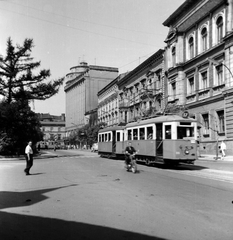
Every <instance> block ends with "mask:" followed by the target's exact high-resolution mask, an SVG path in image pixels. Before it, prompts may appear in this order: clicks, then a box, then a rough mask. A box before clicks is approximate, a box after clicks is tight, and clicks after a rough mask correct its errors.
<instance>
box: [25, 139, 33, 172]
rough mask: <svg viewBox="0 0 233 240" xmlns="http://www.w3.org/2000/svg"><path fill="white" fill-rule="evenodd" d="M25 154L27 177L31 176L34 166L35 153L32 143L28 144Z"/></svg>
mask: <svg viewBox="0 0 233 240" xmlns="http://www.w3.org/2000/svg"><path fill="white" fill-rule="evenodd" d="M25 154H26V168H25V169H24V172H25V173H26V175H30V173H29V171H30V169H31V167H32V165H33V151H32V142H31V141H30V142H28V145H27V146H26V148H25Z"/></svg>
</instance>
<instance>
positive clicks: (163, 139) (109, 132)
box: [98, 115, 197, 165]
mask: <svg viewBox="0 0 233 240" xmlns="http://www.w3.org/2000/svg"><path fill="white" fill-rule="evenodd" d="M129 141H130V142H131V144H132V146H133V147H134V148H135V149H136V151H137V155H136V160H137V161H138V162H140V161H141V162H144V163H145V164H148V165H149V164H152V163H156V162H162V163H165V164H179V163H187V164H193V163H194V161H195V160H196V159H197V122H196V120H195V119H192V118H184V117H181V116H178V115H166V116H159V117H155V118H150V119H146V120H141V121H138V122H132V123H128V124H126V125H125V126H115V127H107V128H105V129H101V130H100V131H99V133H98V146H99V149H98V153H99V155H100V156H103V157H109V158H110V157H116V158H122V157H124V151H125V148H126V146H127V144H128V142H129Z"/></svg>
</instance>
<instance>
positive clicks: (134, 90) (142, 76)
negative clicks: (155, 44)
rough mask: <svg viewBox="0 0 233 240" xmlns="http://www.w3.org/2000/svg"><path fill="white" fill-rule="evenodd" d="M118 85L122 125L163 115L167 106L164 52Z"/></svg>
mask: <svg viewBox="0 0 233 240" xmlns="http://www.w3.org/2000/svg"><path fill="white" fill-rule="evenodd" d="M117 85H118V88H119V96H118V97H119V122H120V123H127V122H132V121H137V120H140V119H141V118H146V117H151V116H154V115H157V114H161V113H162V112H163V111H164V108H165V105H166V99H165V97H164V50H161V49H160V50H158V51H157V52H156V53H154V54H153V55H152V56H151V57H149V58H148V59H146V60H145V61H144V62H143V63H141V64H140V65H139V66H137V67H136V68H135V69H133V70H132V71H131V72H129V73H128V74H127V75H126V76H125V77H123V78H122V79H121V80H120V81H118V83H117Z"/></svg>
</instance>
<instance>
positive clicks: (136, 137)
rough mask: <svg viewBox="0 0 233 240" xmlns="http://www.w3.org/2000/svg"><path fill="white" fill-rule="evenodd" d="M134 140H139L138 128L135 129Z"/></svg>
mask: <svg viewBox="0 0 233 240" xmlns="http://www.w3.org/2000/svg"><path fill="white" fill-rule="evenodd" d="M133 140H138V129H134V130H133Z"/></svg>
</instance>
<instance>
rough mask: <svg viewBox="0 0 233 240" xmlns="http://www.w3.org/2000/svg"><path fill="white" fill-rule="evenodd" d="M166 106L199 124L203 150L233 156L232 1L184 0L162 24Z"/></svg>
mask: <svg viewBox="0 0 233 240" xmlns="http://www.w3.org/2000/svg"><path fill="white" fill-rule="evenodd" d="M163 25H164V26H166V27H168V28H169V31H168V35H167V38H166V39H165V43H166V47H165V75H166V79H165V80H166V84H165V86H166V89H165V91H167V93H168V96H167V99H168V104H170V105H171V106H180V107H183V108H185V109H187V110H188V112H189V113H190V114H193V115H194V116H195V118H196V119H197V121H198V123H199V127H200V130H199V138H200V142H201V144H200V147H201V151H202V152H204V153H215V152H216V153H217V151H218V146H219V144H220V143H219V142H220V141H221V140H222V139H226V140H227V148H228V154H232V153H233V141H232V140H233V75H232V70H233V31H232V30H233V0H186V1H185V2H184V3H183V4H182V5H181V6H180V7H179V8H178V9H177V10H176V11H175V12H174V13H173V14H172V15H171V16H170V17H168V18H167V19H166V20H165V22H164V23H163Z"/></svg>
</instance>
